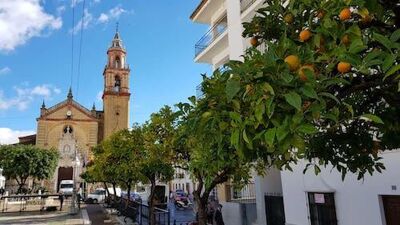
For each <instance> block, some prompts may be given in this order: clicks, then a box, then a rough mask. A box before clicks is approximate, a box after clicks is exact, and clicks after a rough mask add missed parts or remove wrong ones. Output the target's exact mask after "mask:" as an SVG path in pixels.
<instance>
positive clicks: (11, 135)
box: [0, 127, 35, 144]
mask: <svg viewBox="0 0 400 225" xmlns="http://www.w3.org/2000/svg"><path fill="white" fill-rule="evenodd" d="M34 133H35V132H34V131H32V130H26V131H25V130H22V131H21V130H12V129H10V128H7V127H0V144H14V143H18V137H23V136H27V135H31V134H34Z"/></svg>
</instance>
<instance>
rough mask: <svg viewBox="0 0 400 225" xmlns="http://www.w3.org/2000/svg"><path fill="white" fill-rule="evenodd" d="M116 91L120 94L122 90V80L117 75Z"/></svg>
mask: <svg viewBox="0 0 400 225" xmlns="http://www.w3.org/2000/svg"><path fill="white" fill-rule="evenodd" d="M114 79H115V84H114V91H115V92H119V91H120V90H121V78H120V77H119V76H118V75H117V76H115V78H114Z"/></svg>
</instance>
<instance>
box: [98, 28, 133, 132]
mask: <svg viewBox="0 0 400 225" xmlns="http://www.w3.org/2000/svg"><path fill="white" fill-rule="evenodd" d="M107 56H108V60H107V65H106V66H105V68H104V72H103V77H104V91H103V107H104V135H103V138H104V139H105V138H107V137H108V136H110V135H111V134H112V133H114V132H116V131H119V130H122V129H126V128H128V126H129V124H128V123H129V98H130V95H131V94H130V91H129V74H130V69H129V66H128V64H127V63H126V50H125V48H124V47H123V45H122V40H121V38H120V36H119V32H118V27H117V30H116V33H115V35H114V39H113V40H112V43H111V46H110V48H109V49H108V50H107Z"/></svg>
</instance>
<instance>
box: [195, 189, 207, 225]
mask: <svg viewBox="0 0 400 225" xmlns="http://www.w3.org/2000/svg"><path fill="white" fill-rule="evenodd" d="M193 195H194V198H195V199H194V200H195V203H196V207H197V215H196V217H197V220H198V222H199V225H207V203H208V201H207V200H208V199H207V200H206V201H204V199H203V198H202V196H201V195H200V191H198V190H196V191H194V192H193Z"/></svg>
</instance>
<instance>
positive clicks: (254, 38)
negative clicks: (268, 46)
mask: <svg viewBox="0 0 400 225" xmlns="http://www.w3.org/2000/svg"><path fill="white" fill-rule="evenodd" d="M250 44H251V45H252V46H253V47H257V46H258V44H259V43H258V38H257V37H252V38H251V39H250Z"/></svg>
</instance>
